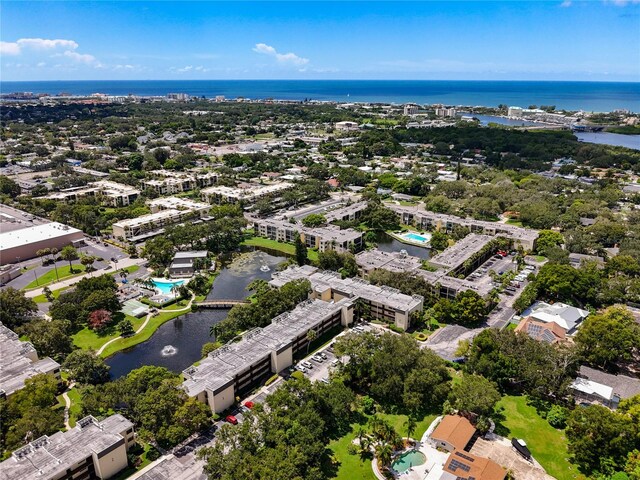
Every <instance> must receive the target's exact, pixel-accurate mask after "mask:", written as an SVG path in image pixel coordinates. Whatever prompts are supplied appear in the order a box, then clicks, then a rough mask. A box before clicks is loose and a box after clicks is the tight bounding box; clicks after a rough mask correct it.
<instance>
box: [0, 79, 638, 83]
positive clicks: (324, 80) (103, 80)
mask: <svg viewBox="0 0 640 480" xmlns="http://www.w3.org/2000/svg"><path fill="white" fill-rule="evenodd" d="M0 82H12V83H27V82H29V83H44V82H544V83H563V82H564V83H576V82H577V83H639V84H640V79H638V80H534V79H529V80H522V79H518V80H513V79H499V80H490V79H454V78H439V79H435V78H431V79H421V78H410V79H407V78H373V79H372V78H145V79H142V78H137V79H66V80H61V79H56V80H3V79H1V78H0Z"/></svg>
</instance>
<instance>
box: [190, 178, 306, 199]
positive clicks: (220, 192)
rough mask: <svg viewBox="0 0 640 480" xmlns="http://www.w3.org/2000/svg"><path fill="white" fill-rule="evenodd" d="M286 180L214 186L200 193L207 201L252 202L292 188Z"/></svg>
mask: <svg viewBox="0 0 640 480" xmlns="http://www.w3.org/2000/svg"><path fill="white" fill-rule="evenodd" d="M293 187H294V185H293V184H292V183H288V182H280V183H273V184H270V185H260V184H257V183H244V184H240V185H238V186H237V187H227V186H223V185H221V186H215V187H209V188H205V189H203V190H202V191H201V192H200V194H201V195H202V199H203V200H205V201H206V202H209V203H238V202H241V203H254V202H256V201H257V200H259V199H261V198H264V197H267V196H270V195H274V194H276V193H282V192H284V191H286V190H289V189H291V188H293Z"/></svg>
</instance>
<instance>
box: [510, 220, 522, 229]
mask: <svg viewBox="0 0 640 480" xmlns="http://www.w3.org/2000/svg"><path fill="white" fill-rule="evenodd" d="M507 225H515V226H516V227H522V222H521V221H520V220H514V219H513V218H510V219H509V220H507Z"/></svg>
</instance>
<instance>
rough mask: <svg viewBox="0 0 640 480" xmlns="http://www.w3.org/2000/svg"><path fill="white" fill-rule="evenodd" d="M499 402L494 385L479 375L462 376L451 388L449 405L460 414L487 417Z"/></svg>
mask: <svg viewBox="0 0 640 480" xmlns="http://www.w3.org/2000/svg"><path fill="white" fill-rule="evenodd" d="M499 400H500V393H499V392H498V389H497V388H496V385H495V384H494V383H493V382H491V381H490V380H487V379H486V378H484V377H481V376H480V375H473V374H464V375H463V376H462V379H461V380H460V381H459V382H456V383H454V384H453V386H452V387H451V395H450V401H451V404H452V405H453V406H454V407H455V408H456V409H458V410H460V411H462V412H469V413H475V414H477V415H489V414H490V413H491V412H492V411H493V407H495V405H496V403H498V401H499Z"/></svg>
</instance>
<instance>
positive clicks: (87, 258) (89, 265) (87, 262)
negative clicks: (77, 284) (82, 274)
mask: <svg viewBox="0 0 640 480" xmlns="http://www.w3.org/2000/svg"><path fill="white" fill-rule="evenodd" d="M95 261H96V257H94V256H93V255H82V257H80V263H81V264H82V265H84V266H85V271H87V272H91V271H92V270H93V264H94V263H95Z"/></svg>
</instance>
